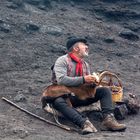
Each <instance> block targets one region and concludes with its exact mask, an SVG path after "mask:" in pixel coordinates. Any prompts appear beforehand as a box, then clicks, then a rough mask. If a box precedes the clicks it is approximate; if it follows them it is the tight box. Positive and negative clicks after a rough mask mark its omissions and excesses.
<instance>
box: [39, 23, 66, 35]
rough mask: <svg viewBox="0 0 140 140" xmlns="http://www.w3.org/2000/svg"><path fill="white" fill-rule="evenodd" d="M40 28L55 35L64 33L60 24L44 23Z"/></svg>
mask: <svg viewBox="0 0 140 140" xmlns="http://www.w3.org/2000/svg"><path fill="white" fill-rule="evenodd" d="M40 30H41V32H42V33H48V34H50V35H54V36H60V35H62V34H63V29H61V28H60V27H58V26H47V25H43V26H42V27H41V29H40Z"/></svg>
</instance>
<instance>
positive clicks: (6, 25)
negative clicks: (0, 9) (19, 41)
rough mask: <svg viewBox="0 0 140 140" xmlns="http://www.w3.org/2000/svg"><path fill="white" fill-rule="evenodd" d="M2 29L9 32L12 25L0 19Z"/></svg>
mask: <svg viewBox="0 0 140 140" xmlns="http://www.w3.org/2000/svg"><path fill="white" fill-rule="evenodd" d="M0 31H2V32H4V33H9V32H10V31H11V27H10V25H9V24H6V23H5V22H4V21H2V20H0Z"/></svg>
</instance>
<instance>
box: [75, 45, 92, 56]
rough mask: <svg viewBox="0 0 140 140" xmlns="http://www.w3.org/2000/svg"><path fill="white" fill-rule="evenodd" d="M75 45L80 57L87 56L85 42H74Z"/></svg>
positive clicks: (87, 49) (87, 51) (87, 50)
mask: <svg viewBox="0 0 140 140" xmlns="http://www.w3.org/2000/svg"><path fill="white" fill-rule="evenodd" d="M76 47H77V50H78V51H77V53H78V54H79V56H80V57H81V58H83V57H86V56H88V53H89V48H88V45H86V44H85V43H82V42H79V43H76Z"/></svg>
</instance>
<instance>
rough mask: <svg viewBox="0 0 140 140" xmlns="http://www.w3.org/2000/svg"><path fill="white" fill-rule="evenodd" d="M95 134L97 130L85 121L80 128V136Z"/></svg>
mask: <svg viewBox="0 0 140 140" xmlns="http://www.w3.org/2000/svg"><path fill="white" fill-rule="evenodd" d="M95 132H97V129H96V128H95V127H94V126H93V124H92V123H91V122H90V121H89V120H86V121H85V123H84V125H83V128H82V134H83V135H85V134H89V133H95Z"/></svg>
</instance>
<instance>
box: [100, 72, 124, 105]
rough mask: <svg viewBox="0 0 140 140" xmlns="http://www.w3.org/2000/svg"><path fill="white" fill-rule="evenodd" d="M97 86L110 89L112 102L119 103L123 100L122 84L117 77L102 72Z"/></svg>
mask: <svg viewBox="0 0 140 140" xmlns="http://www.w3.org/2000/svg"><path fill="white" fill-rule="evenodd" d="M99 84H100V85H101V86H105V87H108V88H110V90H111V92H112V100H113V102H120V101H122V98H123V87H122V82H121V80H120V79H119V78H118V76H117V75H116V74H114V73H111V72H109V71H104V72H102V73H101V74H100V75H99Z"/></svg>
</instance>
